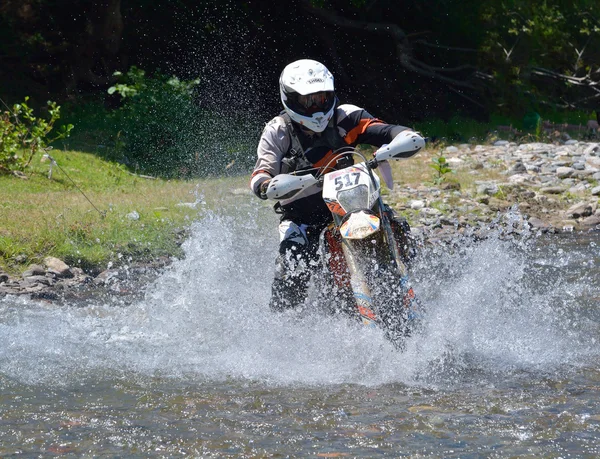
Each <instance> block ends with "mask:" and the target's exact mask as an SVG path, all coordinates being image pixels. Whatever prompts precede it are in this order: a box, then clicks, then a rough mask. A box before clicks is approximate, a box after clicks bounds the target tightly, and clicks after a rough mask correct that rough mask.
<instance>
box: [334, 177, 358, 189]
mask: <svg viewBox="0 0 600 459" xmlns="http://www.w3.org/2000/svg"><path fill="white" fill-rule="evenodd" d="M359 179H360V172H350V173H348V174H344V175H340V176H338V177H336V178H335V191H340V190H341V189H342V188H345V187H348V186H353V185H358V180H359Z"/></svg>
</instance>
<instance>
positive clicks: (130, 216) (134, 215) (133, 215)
mask: <svg viewBox="0 0 600 459" xmlns="http://www.w3.org/2000/svg"><path fill="white" fill-rule="evenodd" d="M125 216H126V217H127V218H128V219H129V220H134V221H135V220H139V219H140V214H139V213H137V211H135V210H134V211H133V212H129V213H128V214H127V215H125Z"/></svg>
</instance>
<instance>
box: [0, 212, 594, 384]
mask: <svg viewBox="0 0 600 459" xmlns="http://www.w3.org/2000/svg"><path fill="white" fill-rule="evenodd" d="M239 210H240V209H239V208H238V212H237V213H236V214H235V215H233V216H232V215H227V214H226V212H222V213H219V212H206V213H205V214H204V215H203V217H202V218H201V219H200V220H199V221H197V222H196V223H194V225H193V228H192V236H191V237H190V239H189V240H188V241H187V242H186V244H185V245H184V248H185V252H186V258H185V259H184V260H180V261H177V262H175V263H174V264H173V265H172V266H171V267H170V268H169V269H168V270H167V271H166V272H165V273H164V274H163V275H161V277H160V278H159V279H158V280H157V281H156V282H155V283H154V284H153V285H151V286H149V287H148V289H147V291H146V295H145V299H144V300H143V301H140V302H138V303H136V304H133V305H122V304H118V303H116V302H114V303H113V302H109V303H102V304H100V303H99V304H95V305H91V306H77V305H69V306H62V307H58V306H53V305H45V304H39V303H34V302H30V301H27V300H25V299H19V300H15V299H11V298H5V299H4V300H2V301H1V302H0V343H1V346H0V369H1V372H2V373H3V374H4V375H5V376H8V377H10V378H15V379H17V380H21V381H26V382H33V383H35V382H40V381H41V382H54V383H64V382H68V381H73V380H76V379H78V378H83V377H86V376H90V375H93V374H97V373H98V372H99V373H100V374H102V373H104V372H106V373H107V374H113V373H115V372H117V373H122V374H132V373H133V374H140V375H146V376H162V377H168V378H183V379H187V378H193V379H196V380H199V379H200V380H213V381H218V380H226V379H229V378H233V379H236V380H248V381H262V382H264V383H267V384H275V385H289V384H300V385H303V384H308V385H314V384H317V385H322V384H326V385H327V384H339V383H355V384H363V385H380V384H386V383H394V382H400V383H403V384H408V385H432V384H433V385H437V384H453V383H457V382H460V381H464V380H466V379H469V378H470V377H471V376H470V375H472V374H473V373H474V372H476V373H478V380H479V381H482V383H489V382H490V381H502V379H503V375H506V374H512V373H518V372H531V371H538V372H541V373H546V372H551V371H555V370H556V369H557V368H566V367H569V366H572V365H578V364H581V363H583V362H585V361H586V360H587V359H588V358H590V357H597V356H598V346H597V343H596V341H595V338H593V337H594V336H597V334H598V325H597V324H598V321H597V319H596V320H595V319H594V317H593V314H594V311H595V308H594V310H592V308H591V306H592V305H593V301H592V300H590V301H591V303H592V304H590V305H588V304H587V303H586V301H585V299H582V298H585V295H588V297H589V298H594V297H597V296H598V290H599V289H598V285H597V282H595V281H594V278H596V279H597V277H594V276H593V273H592V274H591V277H589V276H587V275H586V274H585V272H586V271H585V270H581V273H580V275H579V276H578V280H575V281H573V279H571V278H569V276H568V275H567V271H568V270H567V269H566V268H565V266H570V265H569V263H570V262H574V263H575V264H576V265H577V264H578V263H580V262H581V260H580V259H578V258H577V257H581V253H580V252H577V251H574V252H573V253H572V254H570V255H569V254H567V253H564V252H563V253H562V254H561V253H556V252H554V253H553V252H552V251H549V250H547V249H546V248H545V247H544V245H543V244H542V245H540V244H538V243H537V242H536V240H535V239H531V240H529V241H520V242H516V241H515V240H512V241H510V240H509V241H507V240H501V239H500V238H498V237H491V238H489V239H487V240H486V241H483V242H478V243H473V242H470V243H467V242H464V243H463V244H462V245H459V247H458V249H456V250H453V251H449V250H442V249H440V248H431V249H427V250H425V251H424V252H423V253H422V254H421V256H420V257H419V259H418V260H417V263H416V266H415V268H414V271H413V281H414V284H415V290H416V291H417V294H418V295H419V296H420V298H421V302H422V303H423V304H424V305H425V307H426V316H425V319H424V323H423V329H422V331H421V332H420V333H419V334H416V335H415V336H413V337H411V338H410V339H409V340H408V342H407V348H406V350H405V351H404V352H398V351H397V350H395V349H394V347H393V346H392V345H391V344H390V343H388V342H387V341H386V340H385V339H384V338H383V336H382V335H381V333H380V332H378V331H377V330H373V329H369V328H365V327H362V326H360V325H359V324H355V323H353V322H350V321H349V320H347V319H344V318H341V317H329V316H323V315H321V314H319V312H317V311H304V312H303V313H295V312H290V313H285V314H273V313H271V312H270V311H269V309H268V306H267V305H268V300H269V294H270V283H271V279H272V269H273V260H274V256H275V253H276V245H277V241H276V240H275V239H274V238H275V237H276V234H275V233H276V231H275V227H276V222H275V221H274V217H273V216H272V215H271V214H270V213H267V212H268V210H267V209H266V208H264V207H263V208H256V207H255V208H253V209H251V210H249V211H248V212H244V211H241V212H240V211H239ZM249 215H252V216H249ZM595 254H596V257H597V256H598V252H597V250H596V252H595ZM596 260H597V258H596Z"/></svg>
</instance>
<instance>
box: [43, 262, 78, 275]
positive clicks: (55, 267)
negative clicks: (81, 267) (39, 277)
mask: <svg viewBox="0 0 600 459" xmlns="http://www.w3.org/2000/svg"><path fill="white" fill-rule="evenodd" d="M44 265H45V266H46V269H47V271H48V272H49V273H52V274H55V275H56V276H57V277H73V273H72V272H71V268H70V267H69V265H67V264H66V263H65V262H64V261H62V260H60V259H58V258H55V257H46V258H44Z"/></svg>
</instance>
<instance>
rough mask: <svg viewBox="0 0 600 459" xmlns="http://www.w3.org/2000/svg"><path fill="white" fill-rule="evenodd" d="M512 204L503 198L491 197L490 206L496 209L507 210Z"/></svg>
mask: <svg viewBox="0 0 600 459" xmlns="http://www.w3.org/2000/svg"><path fill="white" fill-rule="evenodd" d="M510 206H511V204H510V202H508V201H504V200H503V199H497V198H490V202H489V207H490V209H492V210H495V211H502V210H506V209H508V208H509V207H510Z"/></svg>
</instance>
